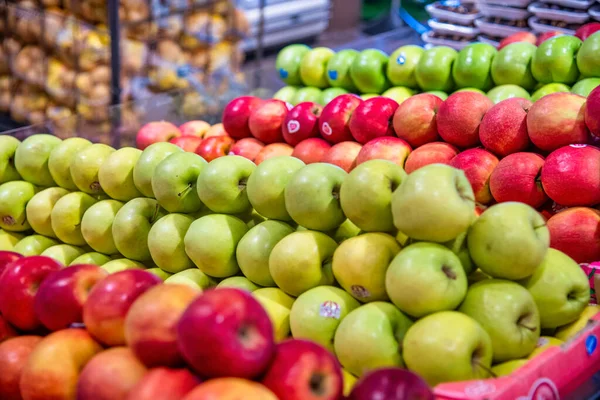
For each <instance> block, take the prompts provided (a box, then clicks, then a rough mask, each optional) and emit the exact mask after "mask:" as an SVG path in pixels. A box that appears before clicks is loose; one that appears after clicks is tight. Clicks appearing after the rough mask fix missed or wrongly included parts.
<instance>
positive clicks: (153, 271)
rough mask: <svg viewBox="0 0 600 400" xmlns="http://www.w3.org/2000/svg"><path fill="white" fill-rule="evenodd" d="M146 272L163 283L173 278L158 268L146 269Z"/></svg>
mask: <svg viewBox="0 0 600 400" xmlns="http://www.w3.org/2000/svg"><path fill="white" fill-rule="evenodd" d="M146 271H147V272H150V273H151V274H153V275H156V276H158V277H159V278H160V279H161V280H162V281H163V282H164V281H166V280H167V279H169V278H170V277H171V276H173V274H170V273H168V272H165V271H163V270H162V269H160V268H148V269H147V270H146Z"/></svg>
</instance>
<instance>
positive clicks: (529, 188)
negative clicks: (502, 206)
mask: <svg viewBox="0 0 600 400" xmlns="http://www.w3.org/2000/svg"><path fill="white" fill-rule="evenodd" d="M543 166H544V157H542V156H540V155H539V154H535V153H514V154H511V155H509V156H506V157H505V158H503V159H502V160H500V162H499V163H498V165H497V166H496V168H494V172H492V176H491V177H490V190H491V191H492V196H494V199H495V200H496V201H497V202H498V203H503V202H506V201H518V202H521V203H525V204H528V205H530V206H531V207H533V208H539V207H541V206H542V205H543V204H544V203H545V202H546V201H547V200H548V196H546V193H545V192H544V189H543V188H542V182H541V178H540V176H541V173H542V167H543Z"/></svg>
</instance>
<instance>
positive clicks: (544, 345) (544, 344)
mask: <svg viewBox="0 0 600 400" xmlns="http://www.w3.org/2000/svg"><path fill="white" fill-rule="evenodd" d="M563 343H564V342H563V341H562V340H560V339H557V338H555V337H551V336H540V338H539V339H538V341H537V343H536V345H535V349H534V350H533V351H532V352H531V353H529V356H528V357H527V359H529V360H531V359H532V358H534V357H537V356H539V355H540V354H542V353H543V352H544V351H546V350H548V349H549V348H550V347H558V346H561V345H562V344H563Z"/></svg>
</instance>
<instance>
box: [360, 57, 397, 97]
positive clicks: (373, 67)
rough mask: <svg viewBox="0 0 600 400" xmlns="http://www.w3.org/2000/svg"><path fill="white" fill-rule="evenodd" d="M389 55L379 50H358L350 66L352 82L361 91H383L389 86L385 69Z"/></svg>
mask: <svg viewBox="0 0 600 400" xmlns="http://www.w3.org/2000/svg"><path fill="white" fill-rule="evenodd" d="M388 61H389V57H388V55H387V54H385V53H384V52H383V51H381V50H377V49H367V50H363V51H361V52H360V54H359V55H358V56H357V57H356V58H355V59H354V62H353V63H352V65H351V66H350V77H351V78H352V82H354V85H355V86H356V87H357V88H358V90H359V91H360V92H361V93H374V94H376V93H378V94H380V93H383V92H384V91H385V90H386V89H387V88H388V87H389V86H390V84H389V82H388V80H387V76H386V70H387V65H388Z"/></svg>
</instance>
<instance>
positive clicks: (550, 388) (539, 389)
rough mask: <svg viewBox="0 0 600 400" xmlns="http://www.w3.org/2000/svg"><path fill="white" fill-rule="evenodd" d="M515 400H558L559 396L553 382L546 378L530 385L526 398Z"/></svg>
mask: <svg viewBox="0 0 600 400" xmlns="http://www.w3.org/2000/svg"><path fill="white" fill-rule="evenodd" d="M517 400H560V396H559V394H558V389H557V388H556V385H555V384H554V382H552V381H551V380H550V379H548V378H540V379H538V380H536V381H535V382H534V383H533V385H531V389H529V394H528V395H527V396H523V397H519V398H518V399H517Z"/></svg>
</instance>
